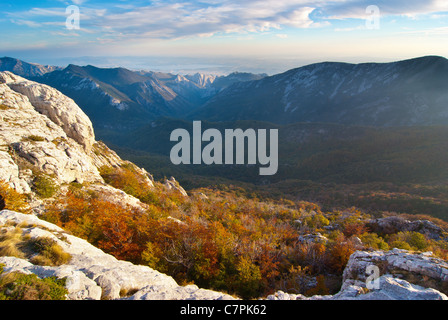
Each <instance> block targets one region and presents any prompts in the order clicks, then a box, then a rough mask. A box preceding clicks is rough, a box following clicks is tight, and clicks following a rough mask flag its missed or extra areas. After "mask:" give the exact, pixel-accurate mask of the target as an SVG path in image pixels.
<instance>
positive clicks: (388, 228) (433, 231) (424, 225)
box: [368, 216, 446, 240]
mask: <svg viewBox="0 0 448 320" xmlns="http://www.w3.org/2000/svg"><path fill="white" fill-rule="evenodd" d="M368 227H369V228H370V229H372V231H374V232H376V233H378V234H392V233H397V232H400V231H401V232H402V231H416V232H419V233H422V234H424V235H425V236H427V237H428V238H429V239H433V240H441V239H444V238H445V237H446V234H445V233H444V231H443V230H442V228H440V227H439V226H437V225H435V224H434V223H432V222H431V221H428V220H416V221H409V220H406V219H404V218H402V217H397V216H391V217H386V218H380V219H374V220H371V221H370V222H369V224H368Z"/></svg>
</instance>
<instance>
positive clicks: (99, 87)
mask: <svg viewBox="0 0 448 320" xmlns="http://www.w3.org/2000/svg"><path fill="white" fill-rule="evenodd" d="M0 70H4V71H11V72H14V73H15V74H18V75H21V76H23V77H25V78H27V79H30V80H33V81H37V82H40V83H44V84H47V85H49V86H51V87H54V88H56V89H58V90H59V91H61V92H62V93H64V94H65V95H67V96H69V97H70V98H72V99H73V100H75V102H76V103H77V104H78V105H79V106H80V107H81V108H82V109H83V111H84V112H85V113H86V114H87V115H88V116H89V117H90V118H91V119H92V122H93V123H94V126H95V128H96V129H97V130H98V132H99V135H100V136H102V135H103V133H104V134H106V132H107V134H112V132H115V131H117V130H118V131H121V130H132V129H136V128H138V127H140V126H142V125H145V124H147V123H149V122H150V121H152V120H155V119H157V118H159V117H180V118H182V117H184V116H185V114H187V113H190V112H192V111H194V110H195V109H197V108H199V107H200V106H202V105H203V104H204V103H205V102H207V101H208V100H209V99H210V98H211V97H213V96H214V95H216V94H217V93H219V92H220V91H222V90H224V89H225V88H227V87H228V86H230V85H232V84H234V83H236V82H240V81H251V80H259V79H262V78H264V77H265V76H266V75H264V74H262V75H255V74H250V73H233V74H231V75H228V76H215V75H207V74H200V73H197V74H194V75H186V76H183V75H175V74H171V73H162V72H152V71H131V70H128V69H125V68H98V67H95V66H91V65H89V66H76V65H69V66H68V67H66V68H65V69H64V68H59V67H50V66H42V65H38V64H31V63H27V62H24V61H20V60H17V59H13V58H2V59H0Z"/></svg>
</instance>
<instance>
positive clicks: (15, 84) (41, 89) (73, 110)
mask: <svg viewBox="0 0 448 320" xmlns="http://www.w3.org/2000/svg"><path fill="white" fill-rule="evenodd" d="M0 83H3V84H6V85H7V86H9V87H10V88H11V89H12V90H14V91H15V92H18V93H21V94H22V95H24V96H26V97H27V98H28V100H29V102H30V103H31V105H32V106H33V107H34V108H35V110H36V111H37V112H39V113H41V114H43V115H45V116H47V117H48V118H49V119H50V120H51V121H53V122H54V123H55V124H56V125H58V126H59V127H61V128H62V129H63V130H64V132H65V133H66V134H67V136H68V137H70V138H72V139H73V140H75V141H76V142H78V143H79V144H81V145H82V146H84V147H85V148H86V150H90V149H91V148H92V145H93V143H95V136H94V132H93V127H92V123H91V122H90V119H89V118H88V117H87V116H86V114H85V113H84V112H82V110H81V109H80V108H79V107H78V106H77V105H76V103H75V102H74V101H73V100H72V99H70V98H68V97H66V96H64V95H63V94H62V93H60V92H59V91H57V90H56V89H53V88H51V87H49V86H46V85H42V84H38V83H36V82H32V81H28V80H26V79H24V78H21V77H19V76H16V75H14V74H12V73H10V72H3V73H0Z"/></svg>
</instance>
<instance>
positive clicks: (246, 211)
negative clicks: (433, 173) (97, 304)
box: [0, 72, 448, 300]
mask: <svg viewBox="0 0 448 320" xmlns="http://www.w3.org/2000/svg"><path fill="white" fill-rule="evenodd" d="M0 106H1V107H0V117H1V119H2V121H1V122H0V147H1V149H0V163H1V167H0V180H1V181H0V200H1V201H0V206H1V207H0V210H1V211H0V299H12V300H20V299H37V300H39V299H44V298H45V299H71V300H88V299H131V300H146V299H147V300H154V299H155V300H158V299H161V300H163V299H204V300H212V299H234V298H244V299H251V298H266V299H314V300H323V299H324V300H332V299H333V300H346V299H358V300H364V299H374V298H377V299H378V298H379V299H392V300H396V299H398V300H404V299H411V300H413V299H429V300H446V299H448V298H447V297H446V293H447V292H448V289H447V284H448V266H447V265H446V259H447V257H448V249H447V248H448V245H447V239H448V235H447V231H448V226H447V224H446V223H445V222H443V221H441V220H439V219H435V218H433V217H430V216H418V217H416V216H406V215H400V216H399V215H391V214H384V215H383V214H381V215H378V216H371V215H369V214H366V213H365V212H363V211H361V210H358V209H356V208H347V209H346V210H323V209H322V208H321V207H319V206H318V205H317V204H315V203H310V202H305V201H290V200H279V201H273V200H270V199H266V200H262V199H259V198H257V197H256V196H254V195H249V196H248V195H245V194H244V192H238V191H235V190H231V189H229V190H227V191H223V190H217V189H209V188H202V189H196V190H190V192H188V193H187V192H185V190H184V189H183V188H182V186H181V185H180V184H179V183H178V182H177V181H176V180H175V179H174V178H170V179H163V180H161V181H157V180H154V179H153V178H152V176H151V175H150V174H149V173H148V172H146V171H145V170H143V169H141V168H139V167H137V166H136V165H134V164H133V163H131V162H127V161H123V160H122V159H121V158H120V157H119V156H118V155H117V154H116V153H115V152H114V151H112V150H111V149H109V148H108V147H107V146H106V145H105V144H104V143H101V142H99V141H96V140H95V132H94V130H93V127H92V124H91V122H90V120H89V118H88V117H87V116H86V115H85V113H83V112H82V110H81V109H80V108H79V107H78V106H77V105H76V104H75V103H74V101H73V100H71V99H70V98H68V97H66V96H64V95H63V94H62V93H60V92H59V91H57V90H55V89H54V88H51V87H48V86H46V85H42V84H39V83H36V82H32V81H29V80H26V79H24V78H21V77H19V76H16V75H14V74H12V73H9V72H4V73H0ZM430 251H431V253H430ZM370 263H373V264H378V265H379V266H381V269H380V270H379V271H380V276H381V278H380V279H379V284H380V285H379V287H377V288H374V289H369V290H370V291H369V290H367V284H368V283H367V281H363V279H364V278H363V277H364V271H365V267H366V264H370ZM422 279H424V281H421V280H422ZM24 283H26V285H22V284H24ZM193 283H194V284H193ZM200 288H204V289H200Z"/></svg>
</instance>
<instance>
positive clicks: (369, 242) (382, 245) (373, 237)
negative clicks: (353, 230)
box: [360, 232, 389, 251]
mask: <svg viewBox="0 0 448 320" xmlns="http://www.w3.org/2000/svg"><path fill="white" fill-rule="evenodd" d="M360 239H361V241H362V243H363V244H364V245H366V246H367V247H369V248H372V249H376V250H384V251H387V250H389V245H388V244H387V242H386V241H384V239H383V238H381V237H380V236H378V235H377V234H376V233H367V232H366V233H364V234H363V235H361V236H360Z"/></svg>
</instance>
